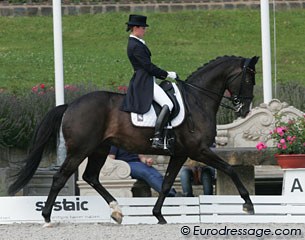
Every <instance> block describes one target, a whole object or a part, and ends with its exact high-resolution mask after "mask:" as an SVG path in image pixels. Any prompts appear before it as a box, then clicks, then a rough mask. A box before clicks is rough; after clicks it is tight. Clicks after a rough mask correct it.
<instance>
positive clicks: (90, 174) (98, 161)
mask: <svg viewBox="0 0 305 240" xmlns="http://www.w3.org/2000/svg"><path fill="white" fill-rule="evenodd" d="M107 154H108V152H107ZM107 154H106V153H105V154H98V153H94V154H92V155H90V156H89V157H88V163H87V166H86V169H85V172H84V174H83V179H84V180H85V181H86V182H87V183H88V184H89V185H90V186H91V187H93V188H94V189H95V190H96V191H97V192H98V193H99V194H100V195H101V196H102V197H103V198H104V199H105V201H106V202H107V203H108V204H109V207H110V208H111V209H112V213H111V218H112V219H113V220H114V221H116V222H117V223H118V224H121V223H122V220H123V214H122V211H121V209H120V207H119V205H118V203H117V201H116V199H115V198H114V197H113V196H112V195H111V194H110V193H109V192H108V191H107V189H105V188H104V187H103V186H102V184H101V183H100V181H99V174H100V171H101V169H102V167H103V165H104V164H105V161H106V158H107Z"/></svg>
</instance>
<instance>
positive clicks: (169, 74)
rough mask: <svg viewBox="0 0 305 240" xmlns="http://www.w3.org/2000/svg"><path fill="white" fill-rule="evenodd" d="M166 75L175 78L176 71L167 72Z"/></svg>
mask: <svg viewBox="0 0 305 240" xmlns="http://www.w3.org/2000/svg"><path fill="white" fill-rule="evenodd" d="M167 77H168V78H171V79H174V80H175V79H176V78H177V73H175V72H167Z"/></svg>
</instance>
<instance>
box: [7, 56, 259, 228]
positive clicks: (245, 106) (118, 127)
mask: <svg viewBox="0 0 305 240" xmlns="http://www.w3.org/2000/svg"><path fill="white" fill-rule="evenodd" d="M257 61H258V57H256V56H255V57H252V58H243V57H235V56H231V57H229V56H224V57H219V58H217V59H215V60H213V61H210V62H209V63H208V64H206V65H204V66H203V67H201V68H198V69H197V71H195V72H193V73H192V74H191V75H190V76H189V77H188V78H187V80H186V81H178V86H179V88H180V89H181V91H182V95H183V97H184V102H185V106H186V118H185V120H184V122H183V123H182V124H181V125H180V126H178V127H176V128H175V129H174V132H175V136H176V142H175V145H174V154H173V155H172V156H171V157H170V161H169V164H168V168H167V170H166V174H165V176H164V181H163V185H162V192H161V193H160V194H159V197H158V200H157V202H156V204H155V206H154V208H153V215H154V216H155V217H156V218H157V219H158V222H159V223H161V224H162V223H166V220H165V219H164V217H163V215H162V213H161V208H162V205H163V202H164V200H165V197H166V196H167V193H168V192H169V190H170V188H171V186H172V185H173V182H174V180H175V178H176V176H177V174H178V172H179V170H180V168H181V167H182V165H183V164H184V162H185V161H186V159H187V158H188V157H189V158H191V159H193V160H196V161H199V162H202V163H205V164H207V165H210V166H212V167H214V168H216V169H218V170H220V171H223V172H224V173H226V174H227V175H229V176H230V177H231V179H232V180H233V182H234V184H235V185H236V188H237V189H238V191H239V193H240V196H241V197H242V198H243V199H244V201H245V203H244V204H243V210H244V211H246V212H248V213H249V214H254V208H253V204H252V201H251V199H250V197H249V193H248V191H247V190H246V188H245V187H244V185H243V184H242V182H241V181H240V179H239V177H238V176H237V174H236V173H235V171H234V169H233V168H232V167H231V166H230V165H229V164H228V163H227V162H225V161H224V160H223V159H221V158H220V157H219V156H217V155H216V154H215V153H214V152H213V151H211V149H210V147H211V146H212V144H213V143H214V140H215V136H216V113H217V110H218V108H219V106H220V104H221V99H222V97H223V94H224V92H225V90H228V92H229V93H230V94H231V98H230V99H231V100H232V104H233V108H234V109H235V110H236V112H238V114H239V115H240V116H241V117H245V116H246V115H247V113H248V112H249V110H250V105H251V102H252V99H253V88H254V85H255V65H256V63H257ZM123 98H124V95H123V94H119V93H113V92H106V91H97V92H91V93H89V94H86V95H83V96H81V97H79V98H78V99H76V100H75V101H73V102H72V103H71V104H69V105H67V104H64V105H61V106H57V107H55V108H53V109H52V110H50V111H49V112H48V113H47V114H46V116H45V117H44V119H43V120H42V121H41V123H40V125H39V126H38V127H37V130H36V132H35V135H34V139H33V146H32V148H31V150H30V153H29V155H28V157H27V158H26V159H25V165H24V167H23V168H22V169H21V170H20V172H19V173H18V177H17V179H16V180H15V182H14V183H12V185H11V186H10V187H9V193H10V194H11V195H13V194H14V193H16V192H17V191H19V190H20V189H21V188H22V187H24V186H25V185H26V184H27V183H28V182H29V181H30V179H31V178H32V177H33V175H34V173H35V171H36V169H37V168H38V166H39V163H40V161H41V158H42V154H43V151H44V149H45V147H46V146H48V144H49V142H50V139H52V137H54V136H58V132H59V129H60V126H62V132H63V136H64V139H65V146H66V152H67V155H66V159H65V161H64V163H63V164H62V166H61V167H60V169H59V170H58V172H57V173H56V174H55V175H54V177H53V183H52V186H51V189H50V193H49V195H48V198H47V201H46V204H45V207H44V209H43V211H42V215H43V217H44V220H45V223H46V224H50V222H51V212H52V207H53V204H54V202H55V199H56V197H57V195H58V193H59V191H60V190H61V189H62V188H63V186H64V185H65V183H66V181H67V180H68V178H69V177H70V176H71V175H72V174H73V173H74V172H76V171H77V169H78V166H79V165H80V164H81V162H82V161H83V160H84V159H85V158H87V157H88V164H87V166H86V169H85V172H84V174H83V179H84V180H85V181H86V182H87V183H88V184H90V185H91V186H92V187H93V188H94V189H95V190H96V191H97V192H98V193H99V194H100V195H101V196H102V197H103V198H104V199H105V200H106V202H107V203H108V204H109V206H110V207H111V208H112V209H113V212H112V217H113V218H114V219H115V220H116V221H117V222H119V223H121V221H122V213H121V211H120V208H119V206H118V204H117V202H116V199H115V198H114V197H113V196H111V194H110V193H109V192H108V191H107V190H106V189H105V188H104V187H103V186H102V185H101V183H100V182H99V173H100V170H101V168H102V167H103V165H104V163H105V160H106V158H107V155H108V152H109V149H110V146H111V145H116V146H118V147H122V148H124V149H126V150H127V151H129V152H134V153H141V154H159V155H167V154H168V153H167V152H165V151H164V150H162V149H161V150H156V149H152V148H151V142H150V138H151V137H152V136H153V133H154V129H153V128H139V127H135V126H133V125H132V123H131V119H130V114H129V113H126V112H122V111H120V110H119V107H120V105H121V103H122V101H123Z"/></svg>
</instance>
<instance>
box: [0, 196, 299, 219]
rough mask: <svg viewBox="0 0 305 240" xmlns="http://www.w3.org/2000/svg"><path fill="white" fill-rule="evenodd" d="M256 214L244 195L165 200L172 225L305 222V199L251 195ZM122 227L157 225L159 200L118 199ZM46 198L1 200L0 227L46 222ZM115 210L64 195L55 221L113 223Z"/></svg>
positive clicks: (91, 198)
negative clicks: (251, 212)
mask: <svg viewBox="0 0 305 240" xmlns="http://www.w3.org/2000/svg"><path fill="white" fill-rule="evenodd" d="M251 199H252V201H253V204H254V208H255V214H254V215H248V214H246V213H245V212H243V211H242V205H243V203H244V202H243V200H242V199H241V198H240V196H228V195H213V196H203V195H202V196H199V197H192V198H186V197H183V198H182V197H181V198H180V197H175V198H167V199H166V200H165V203H164V206H163V209H162V213H163V215H164V217H165V219H166V220H167V221H168V223H222V222H235V223H238V222H240V223H268V222H272V223H276V222H280V223H305V201H304V198H302V197H287V196H251ZM117 200H118V202H119V205H120V206H121V208H122V212H123V214H124V218H123V222H122V224H156V223H157V220H156V218H155V217H154V216H153V215H152V209H153V206H154V204H155V202H156V200H157V198H118V199H117ZM45 201H46V196H39V197H37V196H24V197H23V196H20V197H0V224H11V223H43V218H42V216H41V209H42V207H43V205H44V202H45ZM110 213H111V210H110V208H109V207H108V205H107V204H106V202H105V201H104V200H103V199H102V198H101V197H99V196H60V197H58V198H57V200H56V204H55V206H54V207H53V212H52V220H53V222H73V223H88V222H108V223H109V222H113V220H111V218H110Z"/></svg>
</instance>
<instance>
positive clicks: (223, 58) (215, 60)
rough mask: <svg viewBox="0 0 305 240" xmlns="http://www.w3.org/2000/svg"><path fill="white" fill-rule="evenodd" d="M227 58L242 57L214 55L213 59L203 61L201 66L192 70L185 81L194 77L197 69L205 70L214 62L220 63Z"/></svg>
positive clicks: (212, 65)
mask: <svg viewBox="0 0 305 240" xmlns="http://www.w3.org/2000/svg"><path fill="white" fill-rule="evenodd" d="M229 58H243V57H240V56H239V57H237V56H234V55H232V56H227V55H225V56H219V57H216V58H215V59H212V60H210V61H209V62H207V63H205V64H204V65H203V66H201V67H199V68H197V70H196V71H194V72H192V73H191V74H190V75H189V76H188V77H187V78H186V81H187V80H189V79H190V78H192V77H194V75H195V74H197V73H198V72H199V71H207V70H208V69H209V68H210V67H214V66H215V65H216V64H217V65H218V64H220V63H222V62H223V61H227V60H228V59H229Z"/></svg>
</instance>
